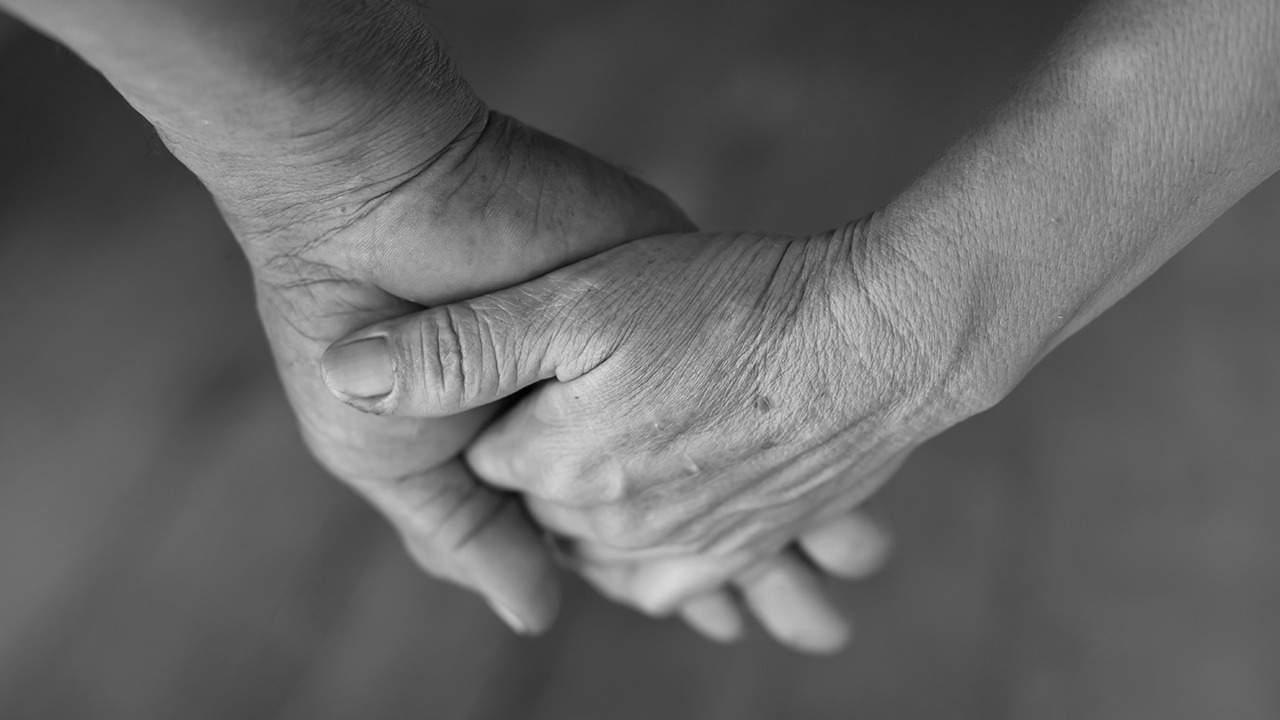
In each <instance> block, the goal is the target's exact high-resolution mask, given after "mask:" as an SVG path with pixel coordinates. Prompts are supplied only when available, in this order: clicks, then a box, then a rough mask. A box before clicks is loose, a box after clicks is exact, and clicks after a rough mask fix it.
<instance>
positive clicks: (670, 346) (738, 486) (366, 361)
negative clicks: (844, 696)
mask: <svg viewBox="0 0 1280 720" xmlns="http://www.w3.org/2000/svg"><path fill="white" fill-rule="evenodd" d="M885 239H887V238H885ZM882 240H883V239H873V238H871V237H870V236H869V235H868V234H867V232H866V228H865V226H858V227H856V228H852V229H849V230H848V231H844V232H837V233H831V234H827V235H823V236H818V237H812V238H790V237H777V236H769V235H727V234H703V235H695V236H681V235H669V236H665V237H656V238H650V239H645V240H640V241H636V242H632V243H629V244H627V245H625V246H622V247H619V248H616V249H614V250H612V251H609V252H606V253H603V254H601V255H598V256H595V257H592V258H589V259H587V260H584V261H582V262H579V263H577V264H575V265H572V266H570V267H567V268H563V269H561V270H558V271H555V272H552V273H550V274H549V275H546V276H544V277H542V278H539V279H538V280H536V281H533V282H530V283H526V284H524V285H522V286H519V287H516V288H512V289H509V290H504V291H501V292H498V293H494V294H491V295H487V296H484V297H480V298H476V299H473V300H468V301H464V302H461V303H456V304H452V305H446V306H442V307H436V308H433V309H431V310H427V311H425V312H421V313H418V314H416V315H412V316H408V317H405V318H401V319H397V320H392V321H389V322H384V323H380V324H378V325H374V326H372V327H370V328H368V329H366V330H364V331H361V332H360V333H358V334H356V335H355V336H353V337H351V338H348V339H346V340H344V341H343V342H342V343H341V344H339V345H337V346H335V347H334V348H332V349H330V350H329V352H328V353H327V354H326V357H325V361H324V366H325V370H326V377H327V381H328V383H329V386H330V387H331V388H332V389H333V390H334V391H335V392H336V393H337V394H339V395H340V396H342V397H343V398H345V399H346V400H347V401H348V402H350V403H351V404H352V405H354V406H356V407H358V408H361V409H363V410H366V411H368V412H372V413H377V414H380V415H383V416H403V417H440V416H447V415H452V414H454V413H458V412H462V411H466V410H468V409H470V408H474V407H478V406H482V405H485V404H488V403H492V402H494V401H496V400H499V399H501V398H503V397H507V396H509V395H511V394H513V393H515V392H517V391H519V390H521V389H523V388H526V387H528V386H530V385H534V384H538V385H537V387H536V389H535V390H534V391H533V392H532V393H531V394H529V395H527V396H526V397H524V398H523V400H521V402H520V403H519V404H518V405H517V406H516V407H514V408H513V409H512V410H511V411H509V412H508V413H507V414H506V415H504V416H503V417H502V418H501V419H500V420H499V421H497V422H496V423H495V424H494V425H493V426H491V427H490V428H489V429H488V430H486V431H485V432H484V433H483V434H482V435H481V437H480V438H479V439H478V440H476V441H475V443H474V444H473V445H472V446H471V447H470V448H469V450H468V451H467V456H468V459H469V460H470V463H471V466H472V467H473V468H474V469H475V471H476V472H477V473H478V474H479V476H480V477H482V478H483V479H485V480H486V481H488V482H490V483H493V484H495V485H498V486H500V487H505V488H509V489H511V490H513V491H517V492H520V493H523V494H524V495H525V496H526V498H527V499H528V504H529V507H530V509H531V510H532V512H533V514H534V516H535V517H536V518H537V519H538V520H539V522H541V523H542V524H543V525H545V526H546V527H548V528H551V529H554V530H556V531H557V532H559V533H562V534H564V535H567V536H570V537H572V538H575V539H577V540H578V541H579V545H580V548H581V551H580V554H581V556H582V557H583V558H584V559H585V562H586V565H587V567H588V570H587V573H588V575H589V576H591V577H593V578H594V579H595V580H596V581H597V584H599V585H602V586H604V587H606V588H612V589H613V590H614V594H622V595H626V594H628V593H634V592H637V591H640V588H643V590H642V592H643V594H645V595H647V597H646V598H645V599H644V600H643V601H642V602H643V604H645V605H647V606H649V607H652V608H664V607H666V608H670V607H673V606H675V605H676V604H678V603H680V602H682V601H684V600H687V599H689V598H691V597H694V596H697V595H698V594H700V593H704V592H706V591H707V590H708V589H709V587H710V586H712V585H714V584H717V583H719V582H723V581H725V580H726V579H730V578H731V577H737V576H743V575H745V576H747V577H749V578H753V577H754V576H755V575H756V574H758V573H759V572H760V569H759V566H760V565H761V563H764V562H765V561H766V560H767V559H769V558H772V557H774V556H775V555H776V553H777V552H778V551H779V550H780V549H781V548H782V547H783V546H784V545H785V544H786V543H788V542H789V541H791V540H792V539H793V538H795V537H796V536H797V535H798V534H800V533H802V532H804V531H805V530H807V529H810V528H813V527H816V526H817V525H819V524H821V523H823V522H824V521H829V520H831V519H833V518H838V517H840V516H842V515H845V514H847V513H848V512H849V511H850V509H851V508H853V507H854V506H855V505H857V504H858V503H859V502H861V501H862V500H863V499H865V498H866V497H867V495H868V494H870V493H871V492H872V491H873V490H874V489H875V488H876V487H878V486H879V485H880V484H882V483H883V482H884V481H885V479H886V478H887V477H888V476H889V475H890V474H891V473H892V472H893V470H894V469H896V468H897V467H898V465H899V464H900V463H901V462H902V460H903V459H904V458H905V456H906V454H907V453H908V452H909V451H910V450H911V449H912V448H914V447H915V446H916V445H917V444H919V443H920V442H921V441H923V440H924V439H925V438H927V437H929V436H931V435H932V434H934V433H936V432H938V431H940V430H941V429H943V428H944V427H946V426H948V425H949V424H950V423H951V422H953V421H955V420H956V419H958V416H957V415H956V412H955V411H956V408H957V404H956V403H955V402H954V401H953V399H952V398H950V397H949V396H948V391H949V388H948V387H947V384H946V382H945V380H946V375H945V372H946V369H947V367H946V360H947V354H946V351H945V347H944V345H943V343H942V341H943V340H944V339H945V338H942V337H938V338H935V337H932V336H930V334H929V326H928V325H927V322H928V313H927V312H926V311H927V302H928V295H927V294H926V293H919V294H911V293H907V292H903V288H904V287H911V286H912V283H904V282H902V281H903V280H905V279H907V276H906V275H904V273H907V272H910V269H909V268H907V267H904V263H903V262H902V261H901V258H899V257H898V256H897V255H896V254H895V253H894V252H893V248H892V245H891V244H889V243H886V242H883V241H882ZM544 381H545V382H544ZM539 383H540V384H539ZM699 557H700V558H713V559H714V564H715V566H716V568H717V571H716V572H709V573H701V574H699V573H696V572H683V571H679V570H672V571H670V572H667V571H658V570H651V571H649V572H650V573H651V572H663V573H664V575H665V577H666V580H664V581H662V582H657V581H654V580H653V579H652V575H651V574H647V573H637V572H635V568H636V567H638V565H637V563H641V564H643V563H646V562H647V563H649V567H650V568H655V567H661V562H662V561H665V562H674V563H677V564H680V565H682V566H683V567H685V568H688V567H690V566H696V565H697V562H698V561H697V560H695V558H699ZM678 558H684V559H678ZM654 562H658V565H657V566H655V565H654V564H653V563H654ZM764 567H765V568H768V567H770V566H769V565H768V564H767V563H765V565H764ZM774 570H775V573H774V574H776V572H784V573H785V572H790V570H778V569H777V568H776V567H774ZM770 576H772V574H766V577H770Z"/></svg>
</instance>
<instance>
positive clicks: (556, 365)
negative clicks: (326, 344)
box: [322, 266, 612, 417]
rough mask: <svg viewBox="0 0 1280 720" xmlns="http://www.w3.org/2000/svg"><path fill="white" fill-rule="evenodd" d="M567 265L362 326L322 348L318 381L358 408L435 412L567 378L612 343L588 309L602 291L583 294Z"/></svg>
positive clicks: (594, 310)
mask: <svg viewBox="0 0 1280 720" xmlns="http://www.w3.org/2000/svg"><path fill="white" fill-rule="evenodd" d="M574 268H575V266H570V267H568V268H565V269H563V270H559V271H556V272H554V273H552V274H551V275H547V276H544V277H542V278H538V279H536V280H532V281H530V282H528V283H525V284H524V285H520V286H518V287H515V288H511V289H508V290H503V291H500V292H497V293H493V294H491V295H485V296H482V297H479V298H475V299H472V300H466V301H463V302H458V303H453V304H451V305H443V306H440V307H435V308H431V309H429V310H424V311H422V312H418V313H414V314H412V315H406V316H404V317H401V318H398V319H395V320H388V321H385V322H382V323H378V324H376V325H373V326H371V327H369V328H365V329H364V330H361V331H359V332H358V333H356V334H355V335H353V336H350V337H348V338H346V339H344V340H341V341H339V342H338V343H335V344H334V345H333V346H331V347H330V348H329V349H328V350H326V351H325V354H324V358H323V360H322V364H323V370H324V379H325V383H326V384H327V385H328V387H329V389H330V391H331V392H333V394H334V395H336V396H337V397H338V398H339V399H340V400H343V401H345V402H347V403H348V404H350V405H352V406H354V407H356V408H358V409H360V410H364V411H366V412H372V413H376V414H379V415H398V416H409V417H442V416H447V415H454V414H457V413H459V412H462V411H464V410H469V409H471V408H476V407H480V406H482V405H487V404H489V403H492V402H495V401H497V400H499V399H501V398H504V397H507V396H508V395H511V394H512V393H514V392H516V391H518V390H520V389H522V388H525V387H528V386H529V385H532V384H533V383H536V382H538V381H540V380H547V379H550V378H553V377H558V378H559V379H561V380H569V379H573V378H576V377H578V376H579V375H581V374H583V373H585V372H587V371H588V370H590V369H591V368H593V367H595V366H596V365H597V364H599V363H600V362H601V361H602V360H603V359H604V357H605V356H607V354H608V352H610V351H611V350H612V348H610V347H608V341H607V340H606V338H608V337H610V336H611V335H610V333H609V332H607V331H606V332H600V331H597V330H598V328H600V327H605V328H607V327H609V324H608V323H607V321H605V322H603V324H602V323H601V321H600V319H599V316H600V315H601V314H602V312H601V309H600V308H599V307H595V305H596V304H597V303H601V302H608V300H607V293H606V294H601V293H595V294H593V293H590V292H589V287H588V286H589V283H586V282H585V281H577V280H575V276H574ZM601 295H604V296H605V299H600V298H601ZM583 318H593V320H592V321H590V322H587V321H583ZM585 325H590V327H584V326H585Z"/></svg>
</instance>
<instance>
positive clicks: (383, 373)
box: [320, 337, 395, 398]
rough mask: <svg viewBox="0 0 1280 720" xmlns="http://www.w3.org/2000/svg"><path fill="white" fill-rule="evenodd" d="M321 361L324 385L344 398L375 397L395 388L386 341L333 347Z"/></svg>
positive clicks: (389, 352) (374, 339)
mask: <svg viewBox="0 0 1280 720" xmlns="http://www.w3.org/2000/svg"><path fill="white" fill-rule="evenodd" d="M320 362H321V364H322V365H323V367H324V379H325V382H326V383H328V384H329V387H330V388H331V389H333V390H335V391H337V392H339V393H342V394H343V395H347V396H350V397H356V398H376V397H381V396H383V395H386V394H387V393H389V392H391V389H392V388H393V387H395V375H394V368H393V367H392V365H391V351H390V348H389V347H388V346H387V340H386V338H383V337H371V338H365V339H363V340H356V341H355V342H350V343H347V344H345V345H338V346H335V347H331V348H329V349H328V350H327V351H325V354H324V357H323V358H322V359H321V361H320Z"/></svg>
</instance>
